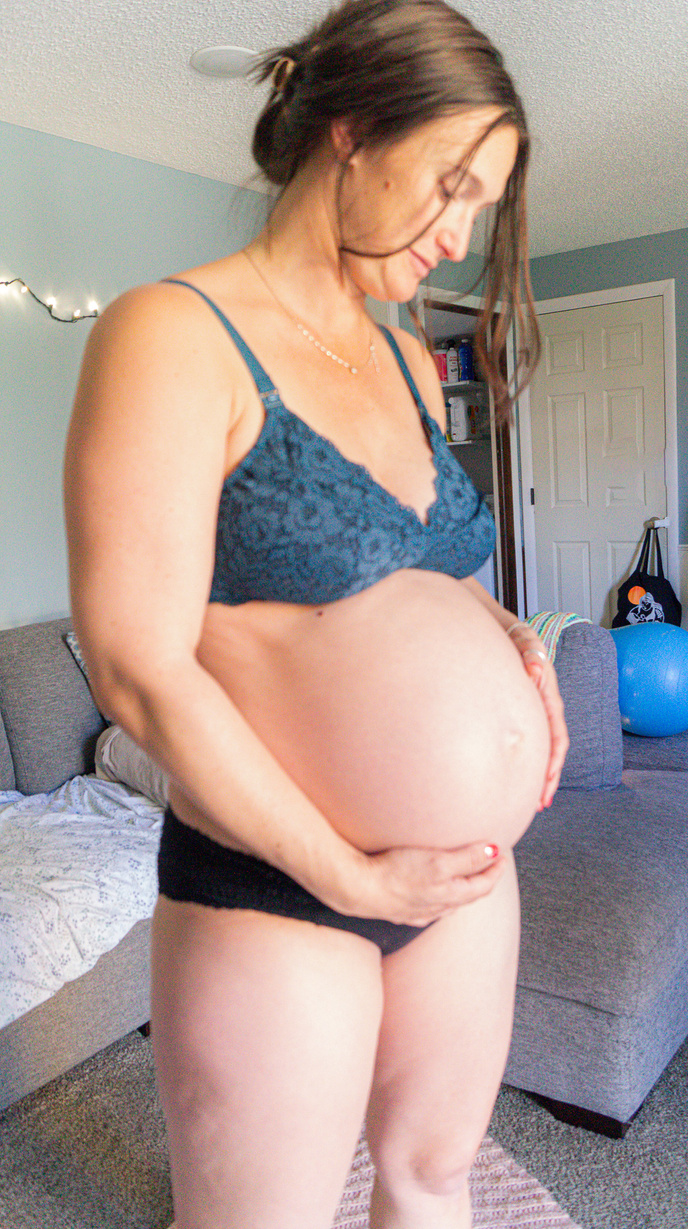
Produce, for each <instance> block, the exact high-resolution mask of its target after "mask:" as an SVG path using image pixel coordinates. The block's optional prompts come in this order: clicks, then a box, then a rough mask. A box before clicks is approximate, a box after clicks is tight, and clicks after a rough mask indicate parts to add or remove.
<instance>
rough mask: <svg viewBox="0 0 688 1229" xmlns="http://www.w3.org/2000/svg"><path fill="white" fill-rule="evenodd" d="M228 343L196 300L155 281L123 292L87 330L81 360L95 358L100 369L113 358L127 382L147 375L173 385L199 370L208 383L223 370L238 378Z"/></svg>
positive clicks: (237, 360) (184, 290)
mask: <svg viewBox="0 0 688 1229" xmlns="http://www.w3.org/2000/svg"><path fill="white" fill-rule="evenodd" d="M228 342H229V339H228V336H227V332H226V330H224V329H223V327H222V325H221V322H220V321H219V320H218V318H217V316H216V315H215V313H214V312H213V311H211V309H210V308H209V306H208V304H207V303H205V302H204V301H203V300H202V299H201V298H200V296H199V295H197V294H194V293H193V292H192V291H190V290H189V289H188V288H187V287H184V286H180V285H178V284H174V283H163V282H159V283H154V284H151V285H143V286H137V287H135V288H134V289H132V290H128V291H126V292H125V293H124V294H122V295H120V296H119V298H117V299H115V300H114V302H113V303H111V304H110V305H109V306H108V307H107V308H106V309H105V311H104V312H103V313H102V315H101V316H100V318H99V319H98V321H97V322H96V324H95V325H94V327H93V329H92V330H91V334H90V336H89V340H88V344H87V347H86V352H85V359H86V363H87V364H88V363H89V362H90V360H91V359H92V357H93V356H96V357H97V360H98V363H99V364H103V363H107V362H108V360H109V359H115V358H116V360H117V364H118V367H119V370H120V371H122V370H124V369H125V365H126V370H127V371H128V373H129V375H130V377H133V376H136V377H138V378H139V379H141V378H143V377H144V376H145V374H146V373H149V374H150V375H152V376H154V378H155V379H156V380H160V379H163V380H164V379H166V378H169V377H170V376H171V375H172V374H173V375H174V379H175V381H178V380H179V379H180V378H182V379H183V378H184V373H185V372H186V373H187V374H188V376H189V377H190V376H191V375H192V374H193V376H194V378H196V379H198V378H199V373H200V372H201V371H203V373H204V376H203V379H204V382H205V383H206V384H207V383H208V382H209V381H211V380H212V379H213V377H214V376H215V375H216V374H218V373H221V374H222V376H223V377H226V375H227V372H228V371H231V372H233V374H234V375H235V376H236V377H237V378H241V375H242V373H243V370H244V368H243V364H242V362H241V360H240V358H239V356H238V354H237V352H236V351H235V349H234V347H233V346H232V345H230V344H228ZM101 370H102V368H101ZM105 370H107V368H106V369H105Z"/></svg>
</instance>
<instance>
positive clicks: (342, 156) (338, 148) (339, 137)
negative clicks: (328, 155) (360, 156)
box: [330, 116, 356, 163]
mask: <svg viewBox="0 0 688 1229" xmlns="http://www.w3.org/2000/svg"><path fill="white" fill-rule="evenodd" d="M330 140H331V142H332V148H333V150H334V152H335V156H336V158H337V161H338V162H341V163H345V162H349V161H350V160H351V158H352V156H353V154H354V151H355V149H356V142H355V141H354V137H353V131H352V123H351V120H350V119H348V118H346V117H345V116H343V117H341V118H340V119H333V120H332V122H331V124H330Z"/></svg>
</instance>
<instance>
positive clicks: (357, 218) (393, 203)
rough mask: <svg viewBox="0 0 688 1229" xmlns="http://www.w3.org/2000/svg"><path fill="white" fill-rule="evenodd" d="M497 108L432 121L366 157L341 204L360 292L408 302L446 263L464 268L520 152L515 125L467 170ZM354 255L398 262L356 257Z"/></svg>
mask: <svg viewBox="0 0 688 1229" xmlns="http://www.w3.org/2000/svg"><path fill="white" fill-rule="evenodd" d="M498 115H499V111H498V110H497V109H496V108H492V107H490V108H484V109H481V110H477V111H471V112H468V113H466V114H464V115H457V116H450V117H448V118H446V119H440V120H433V121H432V122H431V123H429V124H424V125H423V126H422V127H421V128H419V129H417V130H416V131H415V132H413V133H411V134H410V135H409V136H407V137H404V138H403V140H401V141H399V142H397V144H395V145H393V146H391V147H389V148H386V149H384V150H373V151H366V150H359V151H357V152H355V153H354V154H352V156H351V158H350V159H349V161H348V163H347V167H346V172H345V175H344V180H343V183H342V187H341V192H340V197H339V210H340V212H339V221H340V226H341V243H342V246H343V248H344V249H346V248H351V249H353V252H346V251H344V252H343V254H342V261H343V263H344V266H345V268H346V269H347V271H348V272H349V274H350V276H351V278H352V280H353V281H354V283H355V284H356V286H357V287H358V288H359V289H360V290H361V291H363V292H364V293H365V294H369V295H372V296H373V298H376V299H382V300H386V299H389V300H392V301H393V302H406V301H408V300H409V299H410V298H412V297H413V295H414V294H415V292H416V290H417V289H418V284H419V282H421V281H422V280H423V279H424V278H425V277H427V275H428V273H429V271H430V269H434V268H435V266H436V265H437V264H438V263H439V262H440V260H455V261H461V260H463V258H464V256H465V255H466V252H467V251H468V244H469V241H470V237H471V232H472V230H473V223H474V222H475V219H476V217H477V216H478V214H479V213H480V212H481V211H482V210H484V209H486V208H488V207H489V206H490V205H493V204H496V202H497V201H498V200H499V199H500V198H501V197H502V195H503V194H504V190H505V188H506V184H507V181H508V178H509V175H510V174H511V171H512V170H513V166H514V162H515V159H516V153H517V150H518V133H517V131H516V128H515V127H513V125H511V124H504V125H503V126H502V127H499V128H495V130H494V131H493V132H491V133H490V134H489V136H487V137H485V139H484V140H483V141H482V142H481V144H480V145H479V146H478V148H477V149H476V150H475V152H474V153H473V155H472V156H470V160H469V162H468V165H464V166H463V168H462V164H463V163H464V160H465V158H466V156H467V155H468V154H469V151H470V150H471V149H472V148H473V147H474V146H475V143H476V141H478V140H479V139H480V136H481V134H482V133H483V132H484V131H485V129H486V128H488V127H489V125H490V124H491V123H493V122H494V120H495V119H497V117H498ZM355 252H364V253H377V252H380V253H385V252H391V253H394V254H393V255H389V256H385V255H380V256H376V255H365V256H359V255H355V254H354V253H355Z"/></svg>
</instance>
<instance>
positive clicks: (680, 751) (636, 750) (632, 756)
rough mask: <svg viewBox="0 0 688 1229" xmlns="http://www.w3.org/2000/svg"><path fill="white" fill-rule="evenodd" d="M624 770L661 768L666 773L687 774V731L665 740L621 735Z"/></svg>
mask: <svg viewBox="0 0 688 1229" xmlns="http://www.w3.org/2000/svg"><path fill="white" fill-rule="evenodd" d="M623 762H624V768H661V769H663V770H665V771H668V772H672V771H673V772H688V730H684V731H683V733H682V734H669V735H667V737H666V738H645V737H644V736H643V735H642V734H627V733H626V732H625V731H624V733H623Z"/></svg>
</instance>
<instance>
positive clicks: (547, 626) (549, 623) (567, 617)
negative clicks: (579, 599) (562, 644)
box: [523, 610, 592, 661]
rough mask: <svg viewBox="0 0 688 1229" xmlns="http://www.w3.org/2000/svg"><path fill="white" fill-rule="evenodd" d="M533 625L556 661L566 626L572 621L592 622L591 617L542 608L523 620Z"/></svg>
mask: <svg viewBox="0 0 688 1229" xmlns="http://www.w3.org/2000/svg"><path fill="white" fill-rule="evenodd" d="M523 622H524V623H527V624H528V625H529V626H530V627H532V629H533V631H534V632H537V634H538V636H539V637H540V639H541V640H542V642H543V644H544V646H545V648H546V650H547V656H548V657H549V660H550V661H554V655H555V653H556V651H557V644H558V643H559V637H560V636H561V633H562V632H563V630H564V628H565V627H570V626H571V624H572V623H590V622H592V620H591V619H584V618H583V616H582V615H578V614H561V613H560V612H558V611H552V610H540V611H538V613H537V614H534V615H529V616H528V618H527V619H524V620H523Z"/></svg>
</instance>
